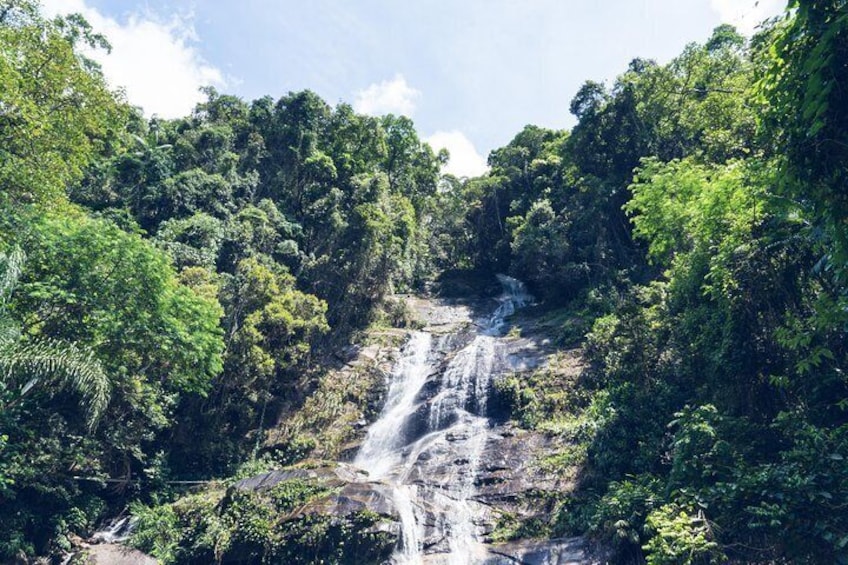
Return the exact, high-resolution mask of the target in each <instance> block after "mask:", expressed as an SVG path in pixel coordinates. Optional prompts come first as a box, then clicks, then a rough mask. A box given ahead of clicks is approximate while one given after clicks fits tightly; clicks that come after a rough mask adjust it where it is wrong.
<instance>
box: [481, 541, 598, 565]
mask: <svg viewBox="0 0 848 565" xmlns="http://www.w3.org/2000/svg"><path fill="white" fill-rule="evenodd" d="M488 553H489V555H488V557H487V558H486V559H485V561H483V564H482V565H593V564H600V563H602V562H603V560H602V559H601V558H599V557H596V556H593V555H592V554H591V553H590V551H589V548H588V546H587V543H586V540H585V539H583V538H579V537H578V538H563V539H554V540H546V541H534V540H520V541H515V542H510V543H505V544H501V545H498V546H492V547H490V548H489V549H488Z"/></svg>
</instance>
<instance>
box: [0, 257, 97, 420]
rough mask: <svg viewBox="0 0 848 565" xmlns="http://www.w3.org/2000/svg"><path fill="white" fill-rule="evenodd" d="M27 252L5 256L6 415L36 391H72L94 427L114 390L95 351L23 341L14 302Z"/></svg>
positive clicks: (0, 338)
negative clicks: (11, 308) (12, 310)
mask: <svg viewBox="0 0 848 565" xmlns="http://www.w3.org/2000/svg"><path fill="white" fill-rule="evenodd" d="M23 261H24V258H23V252H22V251H21V250H20V248H15V249H13V250H12V251H11V252H8V253H0V268H2V272H3V274H2V276H0V410H2V411H9V410H11V409H12V408H13V407H14V405H15V404H17V403H19V402H20V401H22V400H23V399H24V396H25V395H26V394H27V393H29V392H30V391H32V390H33V388H34V387H38V389H42V388H44V389H47V390H49V391H50V392H51V393H52V394H56V393H59V392H61V391H63V390H70V391H72V392H73V393H74V394H76V395H77V396H79V398H80V405H81V406H82V407H83V410H84V412H85V416H86V420H87V422H88V426H89V428H93V427H94V426H95V425H96V424H97V422H98V420H99V419H100V417H101V416H102V415H103V412H104V411H105V410H106V406H107V404H108V403H109V398H110V396H111V388H112V385H111V383H110V381H109V378H108V377H107V376H106V373H105V372H104V370H103V367H102V366H101V364H100V363H99V362H98V361H97V360H96V359H95V358H94V354H93V352H92V351H91V350H89V349H83V348H80V347H78V346H76V345H74V344H72V343H66V342H62V341H58V340H54V339H50V338H40V339H30V340H25V339H22V336H21V334H20V327H19V326H18V324H17V323H16V322H15V321H14V320H13V319H12V316H11V314H10V312H9V309H8V304H9V300H10V299H11V295H12V292H13V291H14V288H15V285H16V284H17V282H18V278H19V277H20V274H21V267H22V265H23Z"/></svg>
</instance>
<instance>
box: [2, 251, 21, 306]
mask: <svg viewBox="0 0 848 565" xmlns="http://www.w3.org/2000/svg"><path fill="white" fill-rule="evenodd" d="M24 258H25V256H24V252H23V251H22V250H21V248H20V247H13V248H12V250H11V251H10V252H7V253H0V312H2V311H4V310H5V307H6V304H8V302H9V298H10V297H11V296H12V291H13V290H15V285H16V284H18V279H19V278H20V276H21V269H22V268H23V265H24Z"/></svg>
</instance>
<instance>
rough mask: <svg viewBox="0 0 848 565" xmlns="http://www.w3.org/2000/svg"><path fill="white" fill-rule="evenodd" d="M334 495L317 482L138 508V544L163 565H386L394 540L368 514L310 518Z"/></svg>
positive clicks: (302, 481) (206, 494)
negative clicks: (243, 564) (248, 563)
mask: <svg viewBox="0 0 848 565" xmlns="http://www.w3.org/2000/svg"><path fill="white" fill-rule="evenodd" d="M332 493H333V490H332V489H331V488H330V487H328V486H327V485H326V484H323V483H322V482H320V481H316V480H312V479H297V478H293V479H290V480H286V481H282V482H280V483H277V484H276V485H274V486H273V487H271V488H269V489H266V490H261V491H247V490H238V488H234V489H230V490H229V491H228V492H227V493H226V494H224V493H223V492H221V491H215V490H211V491H208V492H204V493H201V494H197V495H191V496H186V497H183V498H181V499H179V500H177V501H176V502H174V503H172V504H168V505H163V506H158V507H153V508H150V507H144V506H140V505H137V506H134V507H133V514H134V516H136V517H137V518H138V522H137V526H136V530H135V532H134V533H133V538H132V544H133V545H134V546H135V547H137V548H139V549H141V550H143V551H147V552H149V553H151V554H152V555H154V556H156V557H158V558H159V559H161V560H162V562H163V563H166V564H170V563H209V562H222V561H223V562H232V561H244V560H249V561H252V562H256V563H303V564H306V563H353V562H356V563H363V564H368V563H380V562H382V560H383V559H385V558H386V557H388V555H389V553H390V552H391V549H392V547H393V545H394V539H392V538H391V536H388V535H387V534H382V533H378V532H377V531H375V530H373V526H374V525H375V524H378V523H379V522H380V521H381V520H382V519H383V518H382V517H381V516H379V515H376V514H374V513H371V512H368V511H361V512H355V513H352V514H349V515H347V516H338V517H330V516H325V515H321V514H320V513H315V512H312V511H308V510H307V509H308V508H309V506H310V505H316V507H320V504H321V501H322V500H324V499H325V498H326V497H327V496H329V495H331V494H332Z"/></svg>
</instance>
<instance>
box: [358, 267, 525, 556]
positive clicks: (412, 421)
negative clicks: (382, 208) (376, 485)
mask: <svg viewBox="0 0 848 565" xmlns="http://www.w3.org/2000/svg"><path fill="white" fill-rule="evenodd" d="M498 279H499V280H500V282H501V284H502V286H503V288H504V293H503V294H502V296H501V297H500V298H499V303H500V304H499V306H498V307H497V309H496V310H495V312H494V313H493V314H492V315H491V316H490V317H489V318H488V319H487V320H485V321H483V322H482V323H480V324H479V330H478V331H477V333H476V335H474V337H473V338H472V340H471V342H470V343H469V344H468V345H466V346H465V347H464V348H462V349H461V350H460V351H458V352H456V354H454V355H453V356H452V358H450V360H449V361H448V363H447V365H446V366H443V365H444V364H443V363H442V364H440V363H439V358H438V355H437V353H436V350H437V349H439V348H438V347H436V345H437V344H435V343H434V341H435V340H434V338H433V336H432V335H431V334H430V333H428V332H416V333H414V334H413V335H412V337H411V339H410V340H409V342H408V343H407V345H406V346H405V347H404V349H403V351H402V354H401V358H400V360H399V361H398V363H397V364H396V366H395V368H394V370H393V371H392V374H391V377H390V380H389V389H388V393H387V398H386V404H385V406H384V408H383V411H382V413H381V415H380V417H379V419H378V420H377V421H376V422H374V424H372V425H371V427H370V428H369V430H368V434H367V437H366V439H365V441H364V442H363V444H362V447H361V448H360V451H359V453H358V454H357V456H356V458H355V460H354V464H355V465H357V466H359V467H361V468H362V469H365V470H366V471H368V473H369V475H370V477H371V478H372V479H374V480H381V481H384V482H386V483H387V484H389V485H391V487H392V491H393V499H394V503H395V506H396V508H397V510H398V513H399V514H400V518H401V527H402V532H401V533H402V535H401V536H400V541H399V544H398V547H397V549H396V551H395V554H394V556H393V562H394V563H397V564H407V565H413V564H420V563H422V562H423V559H424V558H425V557H424V556H425V554H426V562H427V563H428V564H431V563H433V564H434V563H442V564H446V565H470V564H473V563H476V562H479V561H481V560H482V555H483V553H482V551H483V550H482V546H481V544H480V542H479V539H478V533H477V525H476V523H475V517H476V515H477V513H478V512H479V511H480V508H479V506H480V505H479V504H477V503H476V502H475V501H474V495H475V491H476V487H475V479H476V476H477V471H478V468H479V466H480V463H481V461H480V459H481V455H482V453H483V450H484V448H485V446H486V442H487V439H488V432H489V429H490V425H491V424H490V421H489V419H488V418H487V413H486V408H487V399H488V396H489V392H490V389H491V385H492V376H493V369H494V367H495V366H496V364H497V361H498V356H500V355H503V354H504V353H503V343H502V341H501V336H502V333H503V331H504V328H505V326H506V322H505V318H506V317H507V316H509V315H510V314H512V313H513V312H514V311H515V309H516V308H518V307H521V306H523V305H524V304H525V303H526V302H527V301H528V300H529V298H530V297H529V296H528V295H527V293H526V291H525V289H524V285H522V284H521V283H520V282H519V281H517V280H515V279H513V278H510V277H506V276H503V275H499V276H498ZM440 367H442V368H440ZM433 378H435V379H437V380H438V392H436V393H435V394H434V395H433V394H427V393H426V392H425V389H426V388H427V385H428V380H431V379H433ZM425 545H426V547H425Z"/></svg>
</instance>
